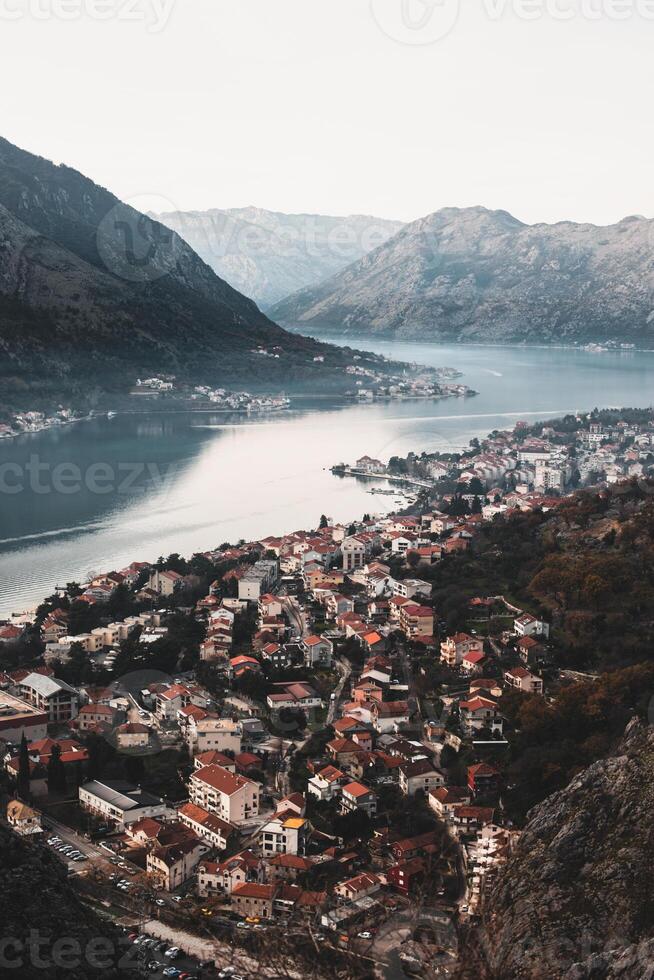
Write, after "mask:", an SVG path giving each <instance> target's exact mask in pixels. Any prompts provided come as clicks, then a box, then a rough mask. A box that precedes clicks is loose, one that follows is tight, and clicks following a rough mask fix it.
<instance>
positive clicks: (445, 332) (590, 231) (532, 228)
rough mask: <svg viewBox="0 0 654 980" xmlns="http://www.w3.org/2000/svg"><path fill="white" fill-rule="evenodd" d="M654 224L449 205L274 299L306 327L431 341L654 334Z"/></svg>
mask: <svg viewBox="0 0 654 980" xmlns="http://www.w3.org/2000/svg"><path fill="white" fill-rule="evenodd" d="M653 286H654V222H652V221H649V220H647V219H645V218H639V217H630V218H625V219H624V220H623V221H620V222H619V223H618V224H616V225H611V226H608V227H597V226H595V225H589V224H574V223H573V222H561V223H559V224H554V225H546V224H538V225H526V224H523V223H522V222H521V221H518V220H517V219H516V218H514V217H512V216H511V215H510V214H508V213H507V212H505V211H488V210H487V209H485V208H481V207H476V208H466V209H457V208H445V209H443V210H442V211H437V212H436V213H435V214H431V215H429V216H428V217H426V218H422V219H420V220H419V221H415V222H413V223H411V224H409V225H406V226H405V227H404V228H402V229H401V230H400V231H399V232H398V233H397V234H396V235H394V236H393V238H391V239H389V241H387V242H386V243H385V244H383V245H381V246H380V247H379V248H377V249H375V250H374V251H373V252H371V253H370V254H369V255H366V256H364V257H363V258H362V259H360V260H359V261H358V262H355V263H354V264H353V265H351V266H349V267H348V268H347V269H346V270H344V271H343V272H341V273H340V274H339V275H338V276H334V277H332V278H331V279H329V280H328V281H326V282H324V283H322V284H320V285H319V286H317V287H309V288H307V289H304V290H302V291H300V292H298V293H296V294H295V295H294V296H290V297H288V298H287V299H285V300H282V301H281V302H280V303H278V304H276V305H275V306H273V307H272V309H271V311H270V315H271V316H272V317H273V318H274V319H276V320H277V321H278V322H280V323H283V324H285V325H286V326H289V327H291V328H294V329H301V330H304V331H305V332H314V331H321V330H322V331H325V332H339V333H346V334H347V333H350V334H359V335H361V334H370V335H378V336H383V337H390V338H393V337H394V338H397V339H413V340H427V341H475V342H489V343H506V342H520V343H523V342H524V343H576V342H584V343H586V342H589V341H598V340H599V341H601V340H603V339H611V338H616V339H619V340H621V341H623V342H630V343H636V344H640V343H646V344H651V343H652V341H653V340H654V299H653V298H652V287H653Z"/></svg>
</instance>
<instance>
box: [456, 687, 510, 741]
mask: <svg viewBox="0 0 654 980" xmlns="http://www.w3.org/2000/svg"><path fill="white" fill-rule="evenodd" d="M459 716H460V718H461V727H462V729H463V731H464V732H465V734H466V735H474V734H475V733H476V732H479V731H481V730H482V729H484V728H488V729H490V730H491V732H502V730H503V727H504V720H503V718H502V715H501V714H500V712H499V710H498V707H497V704H496V703H495V701H491V700H490V699H489V698H484V697H480V696H479V695H476V696H475V697H473V698H470V700H469V701H461V702H460V704H459Z"/></svg>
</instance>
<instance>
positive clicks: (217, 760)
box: [193, 749, 236, 772]
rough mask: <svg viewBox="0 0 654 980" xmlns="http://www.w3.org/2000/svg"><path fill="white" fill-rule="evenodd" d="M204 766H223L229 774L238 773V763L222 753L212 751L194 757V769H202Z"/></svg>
mask: <svg viewBox="0 0 654 980" xmlns="http://www.w3.org/2000/svg"><path fill="white" fill-rule="evenodd" d="M203 766H222V767H223V769H228V770H229V772H236V762H235V761H234V759H232V758H230V756H228V755H224V754H223V753H222V752H216V751H215V750H213V749H210V750H209V751H208V752H200V753H199V754H198V755H195V756H194V757H193V768H194V769H202V767H203Z"/></svg>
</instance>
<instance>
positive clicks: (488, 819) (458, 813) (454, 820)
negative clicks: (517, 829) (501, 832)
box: [450, 805, 495, 836]
mask: <svg viewBox="0 0 654 980" xmlns="http://www.w3.org/2000/svg"><path fill="white" fill-rule="evenodd" d="M494 812H495V811H494V810H493V808H492V807H488V806H463V805H462V806H457V807H454V809H453V811H452V814H451V817H450V824H451V827H452V830H453V831H454V833H455V834H456V835H457V836H460V835H461V834H470V833H477V831H479V830H481V829H482V827H485V826H486V824H489V823H492V822H493V814H494Z"/></svg>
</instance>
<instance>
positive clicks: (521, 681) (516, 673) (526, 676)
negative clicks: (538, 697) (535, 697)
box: [504, 667, 543, 694]
mask: <svg viewBox="0 0 654 980" xmlns="http://www.w3.org/2000/svg"><path fill="white" fill-rule="evenodd" d="M504 680H505V682H506V684H507V685H508V687H512V688H514V690H516V691H522V692H523V694H542V693H543V681H542V679H541V678H540V677H537V676H536V675H535V674H532V673H531V671H529V670H527V668H526V667H512V668H511V669H510V670H507V671H506V673H505V674H504Z"/></svg>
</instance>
